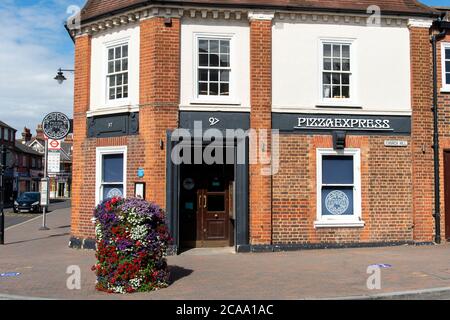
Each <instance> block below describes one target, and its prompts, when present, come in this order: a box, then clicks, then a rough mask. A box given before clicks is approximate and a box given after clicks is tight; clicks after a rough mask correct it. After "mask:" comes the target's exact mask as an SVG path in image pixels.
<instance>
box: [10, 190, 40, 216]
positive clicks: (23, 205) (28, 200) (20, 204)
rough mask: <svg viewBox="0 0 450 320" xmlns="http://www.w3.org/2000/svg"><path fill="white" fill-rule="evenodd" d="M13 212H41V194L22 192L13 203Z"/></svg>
mask: <svg viewBox="0 0 450 320" xmlns="http://www.w3.org/2000/svg"><path fill="white" fill-rule="evenodd" d="M14 212H16V213H17V212H41V194H40V193H39V192H24V193H22V194H21V195H20V196H19V197H18V198H17V199H16V201H14Z"/></svg>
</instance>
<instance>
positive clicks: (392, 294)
mask: <svg viewBox="0 0 450 320" xmlns="http://www.w3.org/2000/svg"><path fill="white" fill-rule="evenodd" d="M446 291H448V292H449V293H450V287H442V288H431V289H421V290H411V291H397V292H390V293H389V292H388V293H380V294H373V295H370V294H368V295H361V296H346V297H335V298H319V299H320V300H367V299H369V300H371V299H377V298H395V297H404V296H413V295H422V294H429V293H438V292H446Z"/></svg>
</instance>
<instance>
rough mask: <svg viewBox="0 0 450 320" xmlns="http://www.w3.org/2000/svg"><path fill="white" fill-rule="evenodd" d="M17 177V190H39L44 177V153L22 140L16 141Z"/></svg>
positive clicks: (19, 192) (21, 191)
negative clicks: (23, 142)
mask: <svg viewBox="0 0 450 320" xmlns="http://www.w3.org/2000/svg"><path fill="white" fill-rule="evenodd" d="M14 171H15V178H16V184H17V192H18V194H19V195H20V194H21V193H23V192H28V191H33V192H37V191H39V185H40V181H41V179H42V178H43V177H44V164H43V155H42V154H41V153H39V152H37V151H35V150H33V149H32V148H30V147H29V146H27V145H25V144H22V143H21V142H20V141H16V143H15V170H14Z"/></svg>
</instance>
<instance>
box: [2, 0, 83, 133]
mask: <svg viewBox="0 0 450 320" xmlns="http://www.w3.org/2000/svg"><path fill="white" fill-rule="evenodd" d="M77 2H78V3H77ZM81 2H83V1H80V0H78V1H77V0H75V1H73V0H72V1H65V0H53V1H51V0H47V1H40V2H33V4H31V5H28V6H25V7H24V6H19V4H20V3H23V1H15V0H2V1H1V3H0V21H2V28H0V39H1V42H0V120H2V121H4V122H6V123H8V124H9V125H11V126H12V127H14V128H16V129H17V130H18V133H19V134H20V132H21V131H22V129H23V127H24V126H27V127H28V128H31V129H32V130H33V131H34V129H35V128H36V125H37V124H38V123H40V122H41V121H42V118H43V117H44V116H45V115H46V114H47V113H48V112H51V111H61V112H64V113H66V114H68V115H69V116H72V107H73V75H72V74H70V73H66V77H67V79H68V81H66V82H65V83H64V84H63V85H59V84H58V83H57V82H56V81H55V80H54V79H53V78H54V77H55V75H56V71H57V69H58V68H59V67H62V68H68V69H71V68H73V44H72V40H71V39H70V37H69V35H68V34H67V33H66V31H65V29H64V25H63V23H64V20H65V19H66V18H67V14H66V8H67V7H68V6H69V5H70V4H78V5H80V3H81Z"/></svg>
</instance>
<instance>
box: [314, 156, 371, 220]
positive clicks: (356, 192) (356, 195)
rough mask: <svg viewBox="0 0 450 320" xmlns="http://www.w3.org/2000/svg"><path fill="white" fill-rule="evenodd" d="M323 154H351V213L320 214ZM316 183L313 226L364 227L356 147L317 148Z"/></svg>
mask: <svg viewBox="0 0 450 320" xmlns="http://www.w3.org/2000/svg"><path fill="white" fill-rule="evenodd" d="M323 156H352V157H353V215H352V216H327V215H322V187H323V184H322V181H323V180H322V158H323ZM316 162H317V163H316V184H317V194H316V197H317V216H316V221H315V222H314V227H315V228H330V227H343V228H347V227H364V225H365V223H364V221H363V220H362V211H361V151H360V149H356V148H346V149H344V150H337V151H336V150H333V149H329V148H318V149H317V150H316Z"/></svg>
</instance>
